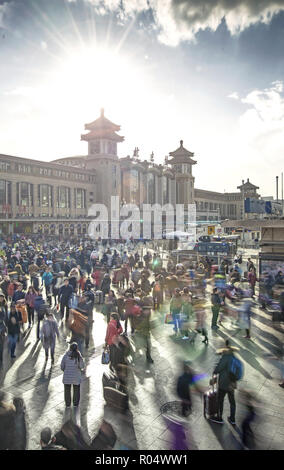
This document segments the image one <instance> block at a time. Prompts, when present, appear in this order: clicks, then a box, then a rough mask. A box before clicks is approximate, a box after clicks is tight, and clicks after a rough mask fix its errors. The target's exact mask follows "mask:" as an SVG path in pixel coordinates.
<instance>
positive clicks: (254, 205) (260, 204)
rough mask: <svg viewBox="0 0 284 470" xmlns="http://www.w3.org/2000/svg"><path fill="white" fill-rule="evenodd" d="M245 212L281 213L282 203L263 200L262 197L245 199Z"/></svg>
mask: <svg viewBox="0 0 284 470" xmlns="http://www.w3.org/2000/svg"><path fill="white" fill-rule="evenodd" d="M245 212H246V213H253V214H275V215H276V214H277V215H279V214H281V213H282V204H281V203H280V202H277V201H264V200H263V199H253V198H251V197H247V198H246V199H245Z"/></svg>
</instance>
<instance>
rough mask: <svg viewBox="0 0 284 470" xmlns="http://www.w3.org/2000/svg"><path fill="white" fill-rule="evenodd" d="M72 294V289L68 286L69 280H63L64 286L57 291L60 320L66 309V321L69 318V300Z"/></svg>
mask: <svg viewBox="0 0 284 470" xmlns="http://www.w3.org/2000/svg"><path fill="white" fill-rule="evenodd" d="M72 294H73V287H72V286H71V285H70V284H69V279H65V280H64V285H63V286H62V287H61V288H60V289H59V302H60V314H61V320H63V317H64V312H65V308H66V320H68V317H69V300H70V298H71V296H72Z"/></svg>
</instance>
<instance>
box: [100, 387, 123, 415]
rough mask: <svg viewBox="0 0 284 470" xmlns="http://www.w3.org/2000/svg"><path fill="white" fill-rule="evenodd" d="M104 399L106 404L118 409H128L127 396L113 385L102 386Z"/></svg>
mask: <svg viewBox="0 0 284 470" xmlns="http://www.w3.org/2000/svg"><path fill="white" fill-rule="evenodd" d="M104 399H105V401H106V403H107V405H109V406H111V407H112V408H115V409H117V410H118V411H122V412H123V411H126V410H128V396H127V395H126V393H123V392H121V391H120V390H118V389H117V388H114V387H104Z"/></svg>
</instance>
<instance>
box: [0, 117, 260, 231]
mask: <svg viewBox="0 0 284 470" xmlns="http://www.w3.org/2000/svg"><path fill="white" fill-rule="evenodd" d="M85 130H86V131H87V132H86V133H85V134H82V135H81V140H83V141H85V142H87V144H88V154H87V155H81V156H75V157H66V158H59V159H57V160H54V161H52V162H42V161H37V160H33V159H27V158H20V157H14V156H10V155H1V154H0V229H1V232H2V233H4V234H8V233H45V234H57V235H58V234H60V235H65V236H69V235H73V234H74V235H83V234H86V233H87V229H88V224H89V222H90V217H88V210H89V208H90V207H91V205H92V204H93V203H100V204H104V205H105V206H107V207H108V209H110V201H111V196H119V197H120V201H121V204H122V205H123V204H126V203H133V204H136V205H138V206H139V207H141V206H142V205H143V204H146V203H147V204H155V203H158V204H161V205H165V204H172V205H173V206H175V204H185V205H187V204H193V203H196V210H197V220H200V221H201V220H202V221H214V220H215V221H217V220H218V221H220V220H224V219H240V218H243V216H244V212H243V207H244V199H245V197H248V195H249V196H250V197H254V198H258V197H260V196H259V195H258V194H257V192H256V191H257V189H258V187H256V186H254V185H252V184H251V183H250V182H249V180H247V182H246V183H245V182H244V181H243V182H242V185H241V186H239V187H238V188H237V189H239V192H233V193H218V192H213V191H206V190H202V189H197V188H195V187H194V183H195V179H194V176H193V165H196V163H197V162H196V160H194V159H193V157H194V154H193V153H192V152H190V151H189V150H187V149H186V148H185V147H184V145H183V141H182V140H181V141H180V146H179V147H178V148H177V149H176V150H175V151H172V152H170V153H169V157H166V158H165V162H164V164H156V163H155V161H154V154H153V153H152V154H151V156H150V158H149V159H147V160H146V159H144V160H143V159H142V158H141V157H140V155H139V149H138V148H137V147H136V148H135V149H134V152H133V156H132V157H130V156H129V155H128V156H126V157H123V158H119V157H118V144H119V143H120V142H122V141H123V140H124V137H122V136H120V135H119V134H118V132H119V131H120V126H119V125H116V124H114V123H112V122H111V121H109V120H108V119H107V118H106V117H105V116H104V110H101V115H100V117H99V118H98V119H96V120H95V121H93V122H91V123H89V124H86V125H85Z"/></svg>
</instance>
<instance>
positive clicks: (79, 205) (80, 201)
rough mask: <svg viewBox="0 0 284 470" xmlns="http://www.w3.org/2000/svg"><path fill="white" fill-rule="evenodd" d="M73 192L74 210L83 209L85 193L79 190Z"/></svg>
mask: <svg viewBox="0 0 284 470" xmlns="http://www.w3.org/2000/svg"><path fill="white" fill-rule="evenodd" d="M74 191H75V208H76V209H85V200H86V195H85V193H86V191H85V190H84V189H81V188H76V189H75V190H74Z"/></svg>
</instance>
